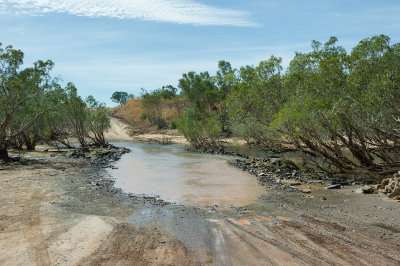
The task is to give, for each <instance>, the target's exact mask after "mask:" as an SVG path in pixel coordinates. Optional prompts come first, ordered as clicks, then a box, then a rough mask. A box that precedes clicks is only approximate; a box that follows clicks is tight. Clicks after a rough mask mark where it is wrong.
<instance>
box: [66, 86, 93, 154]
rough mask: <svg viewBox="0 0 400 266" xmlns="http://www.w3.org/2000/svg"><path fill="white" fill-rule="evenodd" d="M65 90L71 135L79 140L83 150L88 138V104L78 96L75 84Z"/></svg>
mask: <svg viewBox="0 0 400 266" xmlns="http://www.w3.org/2000/svg"><path fill="white" fill-rule="evenodd" d="M65 90H66V92H67V100H66V113H67V115H68V121H69V124H70V125H69V128H70V134H71V135H72V136H73V137H74V138H76V139H77V140H78V142H79V143H80V145H81V147H82V148H85V146H86V137H87V136H88V112H87V110H86V103H85V102H84V101H83V100H82V98H81V97H80V96H79V95H78V92H77V89H76V87H75V85H74V84H73V83H71V82H69V83H68V84H67V87H66V88H65Z"/></svg>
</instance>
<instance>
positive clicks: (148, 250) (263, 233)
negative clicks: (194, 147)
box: [0, 152, 400, 265]
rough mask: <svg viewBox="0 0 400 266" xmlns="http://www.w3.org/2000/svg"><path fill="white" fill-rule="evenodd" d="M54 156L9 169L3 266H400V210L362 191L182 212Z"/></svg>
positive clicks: (88, 161) (1, 233) (270, 195)
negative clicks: (136, 194) (129, 191)
mask: <svg viewBox="0 0 400 266" xmlns="http://www.w3.org/2000/svg"><path fill="white" fill-rule="evenodd" d="M52 154H53V153H49V152H47V153H45V152H39V153H38V152H36V153H28V154H26V155H25V157H26V158H28V159H30V160H31V161H28V163H27V164H26V165H7V166H5V167H4V166H3V168H4V169H3V170H0V265H98V264H105V265H116V264H118V265H149V264H150V265H212V264H215V265H273V264H280V265H309V264H311V265H322V264H327V265H328V264H329V265H335V264H336V265H347V264H354V265H370V264H372V265H399V264H400V223H399V220H400V203H399V202H396V201H389V200H387V199H385V198H384V197H382V196H379V195H364V194H356V193H354V192H353V191H354V190H356V189H357V187H356V186H348V187H346V188H344V189H341V190H325V189H323V188H322V186H321V185H311V188H310V190H311V193H310V194H304V193H302V192H300V191H296V190H293V191H291V190H288V189H286V188H284V187H283V186H280V185H274V184H267V183H266V184H264V185H265V186H266V187H265V194H264V195H262V196H261V197H260V198H259V200H257V201H256V202H254V203H253V204H251V205H248V206H230V207H220V206H183V205H179V204H170V203H168V202H164V201H162V200H159V199H157V198H152V197H139V196H135V195H128V194H125V193H123V192H121V191H120V190H118V189H116V188H115V187H114V186H113V180H111V179H109V175H108V174H107V172H106V171H105V167H111V165H109V164H108V163H107V162H104V160H103V162H99V161H98V160H97V159H93V158H73V156H71V155H72V154H69V157H70V158H67V157H65V155H63V154H54V155H52ZM107 158H108V157H107ZM109 169H110V168H109ZM110 171H112V170H110ZM307 188H308V187H307ZM311 196H312V197H311Z"/></svg>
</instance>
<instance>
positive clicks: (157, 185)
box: [110, 144, 265, 206]
mask: <svg viewBox="0 0 400 266" xmlns="http://www.w3.org/2000/svg"><path fill="white" fill-rule="evenodd" d="M119 145H121V144H119ZM123 146H125V147H127V148H130V149H131V150H132V151H131V152H130V153H128V154H125V155H124V156H123V157H122V158H121V160H119V161H118V162H117V163H116V165H115V166H116V167H117V168H118V169H115V170H110V173H111V175H112V176H113V177H114V178H115V179H116V183H115V186H116V187H120V188H122V189H123V190H124V191H126V192H130V193H134V194H140V195H143V194H144V195H152V196H158V197H160V198H161V199H164V200H167V201H171V202H177V203H180V204H185V205H200V206H205V205H218V206H230V205H234V206H245V205H248V204H251V203H253V202H255V201H256V200H257V199H258V197H259V196H260V195H261V194H262V193H263V192H264V191H265V190H264V189H263V188H262V187H261V186H259V185H258V184H257V179H256V177H254V176H252V175H250V174H248V173H245V172H243V171H241V170H239V169H236V168H234V167H232V166H230V165H228V164H227V163H226V161H227V160H229V159H230V160H232V159H233V157H228V156H220V155H211V154H201V153H194V152H188V151H185V150H184V147H183V146H172V145H171V146H170V145H169V146H163V145H157V144H123Z"/></svg>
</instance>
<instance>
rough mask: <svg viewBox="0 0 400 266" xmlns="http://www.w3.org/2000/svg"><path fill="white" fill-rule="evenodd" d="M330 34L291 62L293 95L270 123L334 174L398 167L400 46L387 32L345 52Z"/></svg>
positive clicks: (289, 75)
mask: <svg viewBox="0 0 400 266" xmlns="http://www.w3.org/2000/svg"><path fill="white" fill-rule="evenodd" d="M336 42H337V39H336V38H334V37H332V38H331V39H330V40H329V41H328V42H327V43H325V44H324V45H322V44H321V43H318V42H313V51H311V52H309V53H306V54H297V55H296V57H295V58H294V59H293V60H292V61H291V62H290V67H289V71H288V73H287V75H286V77H285V86H286V87H287V88H288V89H289V90H290V91H291V92H292V93H293V97H292V98H291V99H290V101H289V102H288V103H287V104H286V105H285V107H284V108H282V110H281V111H280V112H279V115H278V117H277V119H276V120H275V121H274V122H273V124H272V127H273V128H274V129H276V130H277V131H279V132H282V133H283V134H284V135H285V136H286V137H287V138H289V139H290V140H291V141H292V143H293V144H294V145H296V147H298V148H299V150H302V151H305V152H308V151H311V152H313V153H314V154H315V155H318V156H320V157H322V158H323V159H324V160H325V161H324V162H322V163H321V162H320V161H316V160H312V158H313V157H306V158H307V159H308V160H312V161H313V162H314V163H315V164H316V165H317V166H318V167H320V168H321V169H323V170H325V171H328V172H331V173H337V172H354V171H360V170H362V171H379V172H382V173H385V172H388V171H389V172H390V171H394V170H393V168H392V167H394V168H396V167H399V166H400V160H399V159H400V158H399V147H400V146H399V134H398V130H399V123H398V118H399V113H398V110H399V109H398V106H399V105H398V104H399V103H400V97H399V96H400V95H399V89H398V88H399V85H400V82H399V80H400V79H399V77H400V75H399V65H400V53H399V51H400V50H399V44H395V45H392V46H391V45H390V43H389V42H390V39H389V38H388V37H387V36H384V35H381V36H374V37H372V38H369V39H365V40H362V41H361V42H360V43H359V44H358V45H357V46H356V47H355V48H354V49H353V50H352V52H351V54H347V53H346V51H345V50H344V48H342V47H340V46H336Z"/></svg>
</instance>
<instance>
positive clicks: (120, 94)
mask: <svg viewBox="0 0 400 266" xmlns="http://www.w3.org/2000/svg"><path fill="white" fill-rule="evenodd" d="M132 98H133V94H128V93H127V92H124V91H115V92H114V93H113V94H112V95H111V98H110V99H111V101H113V102H115V103H118V104H119V105H124V104H126V102H127V101H128V100H129V99H132Z"/></svg>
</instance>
